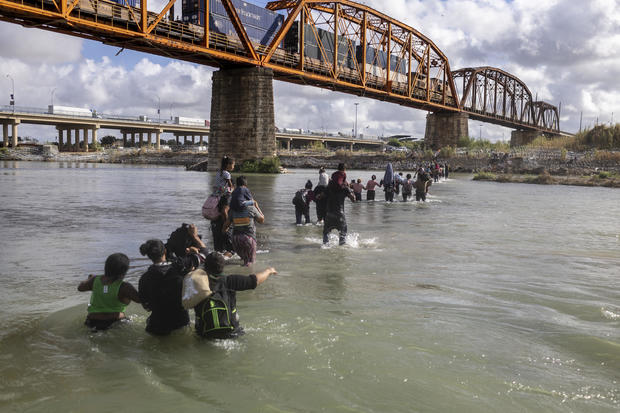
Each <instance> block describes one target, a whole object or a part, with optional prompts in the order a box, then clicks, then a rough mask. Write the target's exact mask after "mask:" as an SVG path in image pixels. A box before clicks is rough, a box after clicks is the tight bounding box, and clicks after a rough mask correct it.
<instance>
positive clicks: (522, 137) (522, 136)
mask: <svg viewBox="0 0 620 413" xmlns="http://www.w3.org/2000/svg"><path fill="white" fill-rule="evenodd" d="M540 135H541V133H540V132H538V131H535V130H521V129H518V130H513V131H512V133H511V134H510V147H511V148H514V147H517V146H525V145H527V144H528V143H530V142H532V141H533V140H534V139H536V138H537V137H538V136H540Z"/></svg>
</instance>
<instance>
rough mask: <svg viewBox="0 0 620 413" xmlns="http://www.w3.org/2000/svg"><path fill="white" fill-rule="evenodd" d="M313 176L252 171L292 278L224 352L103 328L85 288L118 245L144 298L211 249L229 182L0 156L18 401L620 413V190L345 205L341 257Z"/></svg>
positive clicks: (126, 407)
mask: <svg viewBox="0 0 620 413" xmlns="http://www.w3.org/2000/svg"><path fill="white" fill-rule="evenodd" d="M372 173H373V172H368V171H349V172H348V176H349V179H351V178H358V177H360V178H362V179H363V180H364V181H365V180H367V179H368V178H369V177H370V175H371V174H372ZM374 173H376V172H374ZM317 175H318V174H317V173H316V171H314V170H312V171H311V170H293V171H292V173H290V174H285V175H278V176H266V175H265V176H263V175H251V176H249V177H248V180H249V187H250V189H251V190H252V191H253V193H254V194H255V197H256V198H257V199H258V200H259V201H260V205H261V207H262V209H263V211H264V212H265V215H266V223H265V224H264V225H262V226H259V227H258V237H259V240H258V242H259V250H260V251H259V254H258V261H257V263H256V264H255V266H254V269H256V270H260V269H263V268H265V267H266V266H274V267H276V269H277V270H278V274H277V275H274V276H272V277H271V278H269V280H268V281H267V282H266V283H264V284H262V285H261V286H259V287H258V288H257V289H256V290H254V291H248V292H241V293H239V294H238V300H237V301H238V309H239V314H240V317H241V324H242V325H243V326H244V327H245V329H246V333H247V334H246V335H244V336H243V337H241V338H240V339H238V340H223V341H217V342H207V341H202V340H199V339H197V338H196V337H195V336H194V335H193V334H192V331H191V329H189V328H188V329H186V330H185V331H181V332H178V333H176V334H173V335H171V336H169V337H164V338H161V337H152V336H150V335H148V334H147V333H145V332H144V324H145V320H146V317H147V313H146V312H145V311H144V310H143V309H142V308H141V307H140V306H139V305H136V304H131V305H130V306H129V307H128V312H127V313H128V315H129V317H130V322H129V323H125V324H124V325H121V326H118V327H116V328H113V329H111V330H109V331H107V332H105V333H98V334H97V333H91V332H89V331H88V330H87V329H86V328H85V327H84V326H83V321H84V317H85V314H86V305H87V302H88V300H89V293H79V292H77V290H76V287H77V284H78V283H79V282H80V281H81V280H83V279H85V277H86V276H87V274H90V273H101V272H102V270H103V263H104V260H105V258H106V257H107V256H108V255H109V254H111V253H113V252H125V253H126V254H127V255H129V257H130V258H131V261H132V267H131V269H130V271H129V273H128V275H127V277H126V280H127V281H129V282H131V283H133V284H134V285H135V286H137V283H138V279H139V277H140V274H141V273H142V272H144V271H145V269H146V268H147V266H148V265H149V262H148V260H146V259H145V258H144V257H141V256H140V254H139V252H138V247H139V245H140V244H141V243H142V242H144V241H145V240H146V239H149V238H153V237H157V238H163V239H164V240H165V239H166V238H167V236H168V235H169V234H170V232H171V231H172V230H174V229H175V228H176V227H177V226H178V225H179V224H181V223H182V222H194V223H196V224H197V225H198V228H199V232H200V233H202V234H203V236H204V238H205V239H206V240H208V243H210V233H209V227H208V225H207V221H205V220H204V219H202V217H201V215H200V207H201V205H202V202H203V200H204V198H205V196H206V194H207V188H210V184H209V183H210V182H211V181H212V179H213V176H211V175H209V174H205V173H199V172H186V171H185V170H184V169H183V168H175V167H153V166H148V167H145V166H125V165H108V164H75V163H36V162H30V163H29V162H0V200H1V201H0V205H1V208H0V220H1V221H0V222H2V236H1V237H0V283H1V284H0V285H1V286H2V287H1V288H0V308H1V309H2V311H1V315H0V360H1V361H0V410H1V411H3V412H8V411H15V412H63V413H65V412H85V411H88V412H111V411H117V412H120V411H132V412H154V411H156V412H169V411H183V412H204V411H209V412H319V411H325V412H497V411H499V410H501V411H502V412H503V413H508V412H542V411H544V412H568V411H573V412H618V411H619V410H620V384H619V381H620V328H619V327H620V288H619V287H620V280H619V276H620V191H618V190H617V189H608V188H583V187H566V186H538V185H526V184H498V183H489V182H475V181H472V180H471V176H470V175H455V176H451V178H450V179H449V180H448V181H445V182H441V183H439V184H435V185H433V186H432V188H431V197H430V198H429V202H427V203H416V202H407V203H403V202H395V203H392V204H385V203H384V202H374V203H367V202H362V203H357V204H352V203H350V202H348V201H347V205H346V211H347V220H348V224H349V240H348V242H349V245H347V246H344V247H339V246H336V245H333V244H330V246H329V247H327V248H323V247H322V246H321V227H317V226H315V225H312V226H303V227H297V226H295V225H294V210H293V205H292V204H291V199H292V197H293V194H294V192H295V190H296V189H297V188H300V187H302V186H303V184H304V183H305V181H306V180H307V179H312V180H313V181H314V182H315V183H316V179H317ZM378 175H379V174H378ZM378 194H379V195H382V193H378ZM380 197H381V196H380ZM311 215H312V217H313V219H314V220H316V214H315V212H314V206H312V214H311ZM333 237H334V240H333V241H335V238H336V233H334V235H333ZM335 243H337V242H335ZM226 273H239V274H248V273H249V270H248V269H245V268H242V267H241V266H239V265H237V264H235V263H234V262H233V263H231V264H230V265H227V268H226ZM192 317H193V315H192Z"/></svg>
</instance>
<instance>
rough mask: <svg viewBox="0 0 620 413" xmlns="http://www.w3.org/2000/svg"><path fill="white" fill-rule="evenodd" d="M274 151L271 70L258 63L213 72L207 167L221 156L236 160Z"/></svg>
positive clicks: (212, 166)
mask: <svg viewBox="0 0 620 413" xmlns="http://www.w3.org/2000/svg"><path fill="white" fill-rule="evenodd" d="M275 154H276V131H275V116H274V108H273V71H272V70H271V69H266V68H262V67H253V68H239V69H220V70H218V71H217V72H214V73H213V93H212V98H211V131H210V134H209V158H208V159H209V161H208V169H209V170H210V171H215V170H217V169H218V168H219V166H220V161H221V159H222V156H224V155H228V156H232V157H233V158H234V159H235V160H236V161H237V163H238V164H240V163H241V162H243V161H244V160H248V159H261V158H264V157H266V156H273V155H275Z"/></svg>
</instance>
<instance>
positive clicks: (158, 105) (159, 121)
mask: <svg viewBox="0 0 620 413" xmlns="http://www.w3.org/2000/svg"><path fill="white" fill-rule="evenodd" d="M155 96H156V97H157V123H161V99H160V98H159V96H157V95H155Z"/></svg>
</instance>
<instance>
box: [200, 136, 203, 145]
mask: <svg viewBox="0 0 620 413" xmlns="http://www.w3.org/2000/svg"><path fill="white" fill-rule="evenodd" d="M202 145H204V135H200V146H202Z"/></svg>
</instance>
